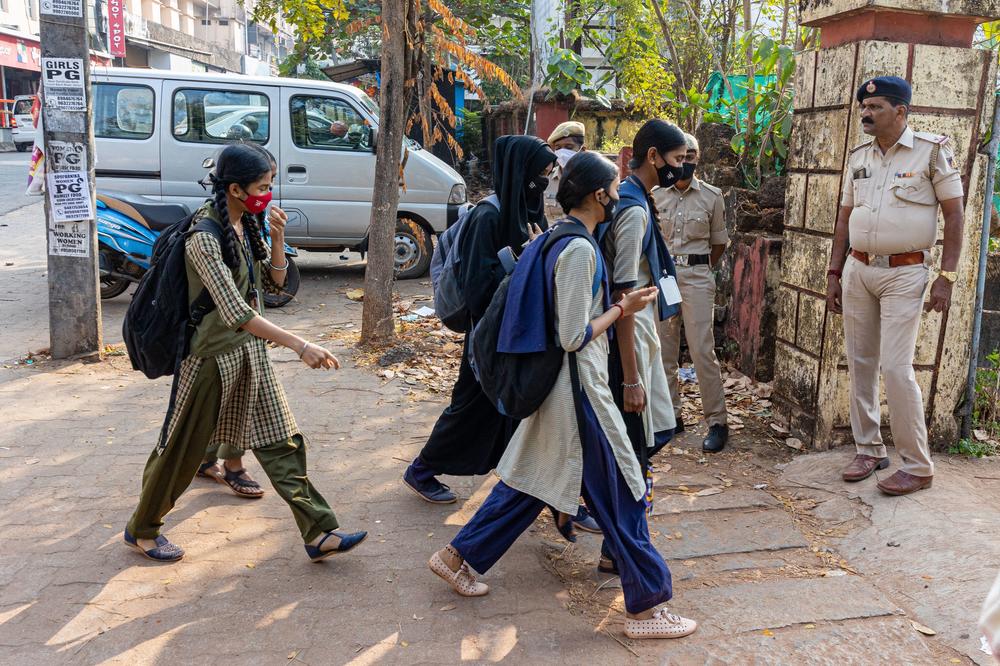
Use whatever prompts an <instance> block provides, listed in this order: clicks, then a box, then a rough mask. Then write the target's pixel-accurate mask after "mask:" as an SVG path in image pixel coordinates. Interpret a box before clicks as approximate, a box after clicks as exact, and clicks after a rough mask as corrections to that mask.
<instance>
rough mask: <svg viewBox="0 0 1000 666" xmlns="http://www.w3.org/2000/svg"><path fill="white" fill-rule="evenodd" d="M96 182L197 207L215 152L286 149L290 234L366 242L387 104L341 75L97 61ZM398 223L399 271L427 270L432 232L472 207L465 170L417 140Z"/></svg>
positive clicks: (312, 246) (301, 241)
mask: <svg viewBox="0 0 1000 666" xmlns="http://www.w3.org/2000/svg"><path fill="white" fill-rule="evenodd" d="M91 83H92V85H93V109H94V136H95V138H96V144H97V163H96V165H95V169H96V171H97V189H98V191H102V190H116V191H119V192H130V193H133V194H140V195H144V196H147V197H150V198H153V199H161V200H163V201H169V202H172V203H183V204H185V205H186V206H187V207H188V208H189V209H194V208H196V207H197V206H199V205H201V203H202V202H203V201H204V200H205V197H206V194H205V191H204V190H203V189H202V187H201V186H200V185H199V184H198V181H199V180H201V179H202V178H204V176H205V167H204V166H203V165H204V164H205V163H206V160H209V159H211V158H214V157H215V156H216V155H217V154H218V152H219V150H220V147H221V146H222V145H224V144H227V143H231V142H233V141H234V140H239V139H242V140H245V141H254V142H256V143H258V144H260V145H262V146H264V147H265V148H267V149H268V150H270V151H271V153H272V154H274V155H275V157H276V158H277V160H278V171H279V176H278V177H277V178H275V182H274V199H275V201H276V202H277V203H278V205H280V206H281V207H282V208H283V209H284V210H285V211H286V212H287V213H288V217H289V219H288V227H287V231H286V238H287V240H288V242H289V244H291V245H293V246H296V247H299V248H302V249H306V250H311V251H322V252H332V251H342V250H345V249H353V250H360V251H364V250H365V248H366V247H367V237H368V225H369V222H370V218H371V201H372V184H373V182H374V180H375V152H374V151H375V142H376V140H377V137H378V121H379V110H378V106H377V105H376V104H375V103H374V102H373V101H372V100H371V98H370V97H368V95H366V94H365V93H364V92H363V91H361V90H359V89H357V88H355V87H353V86H347V85H342V84H338V83H333V82H325V81H314V80H309V79H288V78H278V77H266V78H265V77H250V76H242V75H239V74H188V73H185V74H181V73H178V72H169V71H155V70H146V69H122V68H99V67H98V68H94V69H93V70H92V72H91ZM407 148H408V149H409V154H408V158H407V162H406V168H405V171H404V177H405V182H406V191H405V192H400V200H399V208H398V213H397V215H398V218H399V222H398V223H397V227H396V268H397V276H398V277H400V278H411V277H418V276H420V275H423V274H424V273H425V272H426V271H427V268H428V267H429V265H430V259H431V253H432V251H433V249H432V248H433V245H432V243H431V235H432V234H434V233H440V232H442V231H444V230H445V229H446V228H447V227H448V226H449V225H450V224H451V223H453V222H454V221H455V220H456V219H458V216H459V214H460V212H461V211H463V210H464V209H465V208H467V207H468V203H467V201H466V190H465V181H463V180H462V177H461V176H460V175H459V174H458V173H457V172H456V171H455V170H454V169H452V168H451V167H449V166H448V165H447V164H445V163H444V162H442V161H441V160H440V159H438V158H437V157H435V156H434V155H432V154H431V153H430V152H428V151H426V150H423V149H422V148H421V147H420V145H419V144H417V143H416V142H414V141H410V140H409V139H407Z"/></svg>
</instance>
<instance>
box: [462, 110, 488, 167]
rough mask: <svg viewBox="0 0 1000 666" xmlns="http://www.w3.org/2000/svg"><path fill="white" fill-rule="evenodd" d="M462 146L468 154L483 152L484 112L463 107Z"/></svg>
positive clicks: (480, 153)
mask: <svg viewBox="0 0 1000 666" xmlns="http://www.w3.org/2000/svg"><path fill="white" fill-rule="evenodd" d="M462 147H463V148H464V149H465V153H466V154H467V155H482V154H483V114H482V113H481V112H479V111H471V110H469V108H468V107H466V108H465V109H462Z"/></svg>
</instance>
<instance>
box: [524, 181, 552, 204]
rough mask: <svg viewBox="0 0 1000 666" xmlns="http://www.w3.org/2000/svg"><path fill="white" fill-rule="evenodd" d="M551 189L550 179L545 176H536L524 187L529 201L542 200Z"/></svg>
mask: <svg viewBox="0 0 1000 666" xmlns="http://www.w3.org/2000/svg"><path fill="white" fill-rule="evenodd" d="M548 187H549V179H548V178H546V177H545V176H535V177H534V178H532V179H531V180H529V181H528V184H527V185H525V186H524V189H525V190H526V191H527V198H528V200H529V201H531V200H535V199H538V198H540V197H541V196H542V195H543V194H545V190H546V189H548Z"/></svg>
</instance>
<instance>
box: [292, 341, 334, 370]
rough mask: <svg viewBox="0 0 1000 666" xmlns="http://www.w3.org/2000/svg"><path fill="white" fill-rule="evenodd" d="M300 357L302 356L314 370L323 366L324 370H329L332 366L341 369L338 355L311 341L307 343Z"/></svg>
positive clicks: (303, 360) (304, 361)
mask: <svg viewBox="0 0 1000 666" xmlns="http://www.w3.org/2000/svg"><path fill="white" fill-rule="evenodd" d="M299 358H301V359H302V362H303V363H305V364H306V365H308V366H309V367H310V368H312V369H313V370H316V369H318V368H322V369H324V370H329V369H330V368H333V369H334V370H339V369H340V361H338V360H337V357H336V356H334V355H333V354H331V353H330V352H329V351H327V350H326V349H324V348H323V347H320V346H319V345H314V344H313V343H311V342H307V343H306V345H305V347H304V348H303V349H302V354H301V355H300V356H299Z"/></svg>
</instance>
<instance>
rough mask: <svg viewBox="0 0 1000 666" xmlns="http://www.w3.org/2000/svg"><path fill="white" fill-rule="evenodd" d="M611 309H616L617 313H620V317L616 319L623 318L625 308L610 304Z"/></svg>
mask: <svg viewBox="0 0 1000 666" xmlns="http://www.w3.org/2000/svg"><path fill="white" fill-rule="evenodd" d="M611 307H613V308H618V311H619V312H621V314H620V315H618V319H621V318H622V317H624V316H625V308H623V307H622V306H621V305H619V304H618V303H612V304H611Z"/></svg>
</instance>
